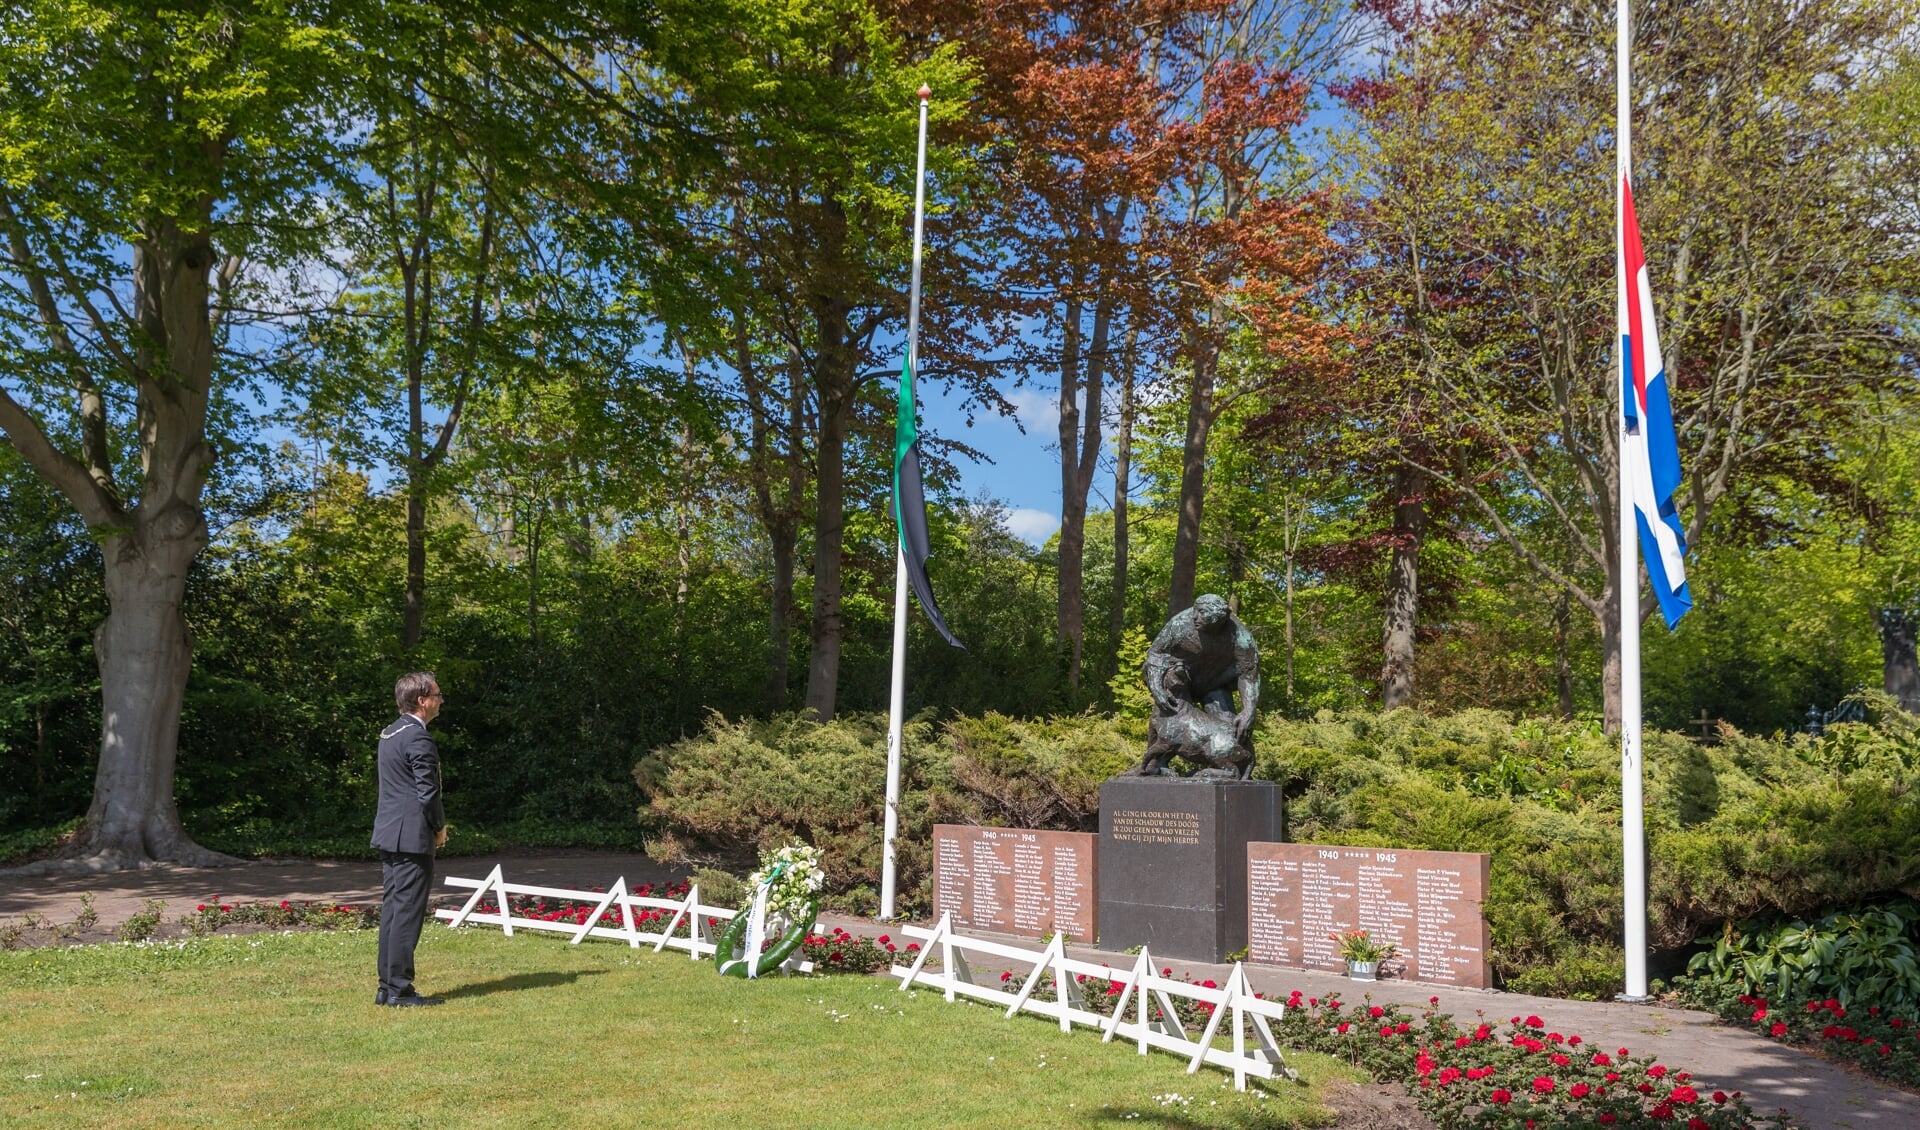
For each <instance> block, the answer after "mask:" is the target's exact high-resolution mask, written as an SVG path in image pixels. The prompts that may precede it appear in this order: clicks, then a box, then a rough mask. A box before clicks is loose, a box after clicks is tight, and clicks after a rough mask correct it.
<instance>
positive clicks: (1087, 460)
mask: <svg viewBox="0 0 1920 1130" xmlns="http://www.w3.org/2000/svg"><path fill="white" fill-rule="evenodd" d="M1080 315H1081V305H1080V303H1079V301H1077V300H1074V301H1069V302H1068V303H1067V313H1066V344H1065V348H1064V349H1063V351H1062V355H1061V360H1060V568H1059V574H1058V576H1059V601H1058V622H1059V629H1060V643H1061V645H1062V646H1063V647H1065V648H1066V649H1067V652H1068V656H1067V685H1068V686H1070V687H1072V688H1073V689H1074V690H1076V691H1078V690H1079V689H1080V669H1081V665H1082V663H1083V661H1084V658H1085V651H1086V560H1085V557H1086V546H1087V495H1088V493H1089V492H1090V490H1091V488H1092V486H1093V473H1094V471H1095V470H1096V469H1098V467H1099V461H1100V430H1101V429H1100V424H1101V420H1100V410H1101V409H1100V400H1101V396H1100V394H1101V392H1102V386H1104V385H1105V383H1106V372H1105V368H1104V364H1103V361H1104V359H1105V357H1106V351H1107V337H1108V334H1109V332H1110V329H1111V326H1112V319H1113V299H1112V298H1111V297H1107V296H1104V295H1103V296H1102V297H1101V298H1100V300H1099V301H1098V302H1097V303H1096V304H1095V305H1094V314H1093V338H1092V340H1091V342H1089V344H1088V348H1086V349H1085V350H1082V348H1081V343H1080ZM1083 394H1084V400H1085V404H1084V406H1083V405H1082V403H1081V401H1082V399H1083Z"/></svg>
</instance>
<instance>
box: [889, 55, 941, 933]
mask: <svg viewBox="0 0 1920 1130" xmlns="http://www.w3.org/2000/svg"><path fill="white" fill-rule="evenodd" d="M932 97H933V91H932V90H931V89H929V88H927V87H926V86H922V87H921V88H920V156H919V160H918V162H917V164H916V165H915V168H914V175H913V287H912V290H911V291H910V292H909V294H908V298H907V371H908V372H910V373H912V374H913V376H914V379H915V380H916V381H918V380H919V377H920V240H921V235H922V233H923V231H924V229H925V222H924V221H925V216H926V202H927V99H929V98H932ZM910 410H911V409H909V411H910ZM898 505H899V504H898V502H896V503H895V506H896V509H897V507H898ZM903 517H904V515H899V514H896V521H895V523H894V536H893V560H894V569H893V693H892V695H891V696H890V697H889V698H888V700H887V815H886V830H885V832H884V833H883V835H882V838H881V841H880V917H881V919H882V920H883V921H890V920H891V919H892V918H893V916H894V913H893V888H894V885H895V873H894V866H893V841H894V838H895V837H896V836H897V835H898V834H899V831H900V743H901V726H902V722H903V719H902V715H903V714H904V713H905V712H906V704H907V547H906V545H905V544H904V543H903V542H902V541H901V537H902V533H901V529H900V519H901V518H903Z"/></svg>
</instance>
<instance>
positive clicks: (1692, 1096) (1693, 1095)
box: [1667, 1087, 1700, 1106]
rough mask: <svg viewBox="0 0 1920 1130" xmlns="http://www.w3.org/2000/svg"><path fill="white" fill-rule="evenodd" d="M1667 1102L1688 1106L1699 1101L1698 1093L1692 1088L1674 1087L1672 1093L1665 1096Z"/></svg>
mask: <svg viewBox="0 0 1920 1130" xmlns="http://www.w3.org/2000/svg"><path fill="white" fill-rule="evenodd" d="M1667 1101H1668V1102H1674V1103H1679V1104H1680V1105H1681V1106H1689V1105H1691V1104H1693V1103H1697V1102H1699V1101H1700V1092H1698V1091H1696V1090H1694V1089H1693V1088H1692V1087H1675V1088H1674V1089H1673V1093H1672V1094H1671V1095H1668V1096H1667Z"/></svg>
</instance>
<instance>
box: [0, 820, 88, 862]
mask: <svg viewBox="0 0 1920 1130" xmlns="http://www.w3.org/2000/svg"><path fill="white" fill-rule="evenodd" d="M79 826H80V820H79V818H77V817H76V818H74V819H72V820H69V821H67V822H66V823H64V824H57V825H55V826H53V827H51V828H22V829H20V830H19V831H17V832H8V833H6V834H5V835H0V865H5V864H7V863H11V862H18V861H20V860H22V859H23V858H24V857H26V856H30V855H32V854H34V853H35V852H39V851H45V850H46V849H48V848H50V847H53V846H54V845H55V844H58V843H59V842H60V841H61V840H63V839H65V838H66V837H67V836H70V835H72V834H73V830H74V829H75V828H78V827H79Z"/></svg>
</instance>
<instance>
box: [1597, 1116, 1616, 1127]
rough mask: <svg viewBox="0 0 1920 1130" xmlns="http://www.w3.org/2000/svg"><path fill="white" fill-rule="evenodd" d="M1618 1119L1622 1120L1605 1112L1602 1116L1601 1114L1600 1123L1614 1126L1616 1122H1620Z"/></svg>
mask: <svg viewBox="0 0 1920 1130" xmlns="http://www.w3.org/2000/svg"><path fill="white" fill-rule="evenodd" d="M1618 1121H1620V1120H1619V1119H1617V1118H1615V1117H1614V1116H1613V1115H1611V1114H1603V1115H1601V1116H1600V1125H1602V1126H1612V1125H1613V1124H1614V1123H1616V1122H1618Z"/></svg>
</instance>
